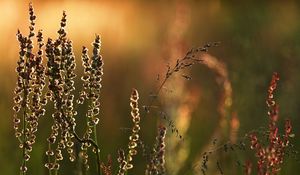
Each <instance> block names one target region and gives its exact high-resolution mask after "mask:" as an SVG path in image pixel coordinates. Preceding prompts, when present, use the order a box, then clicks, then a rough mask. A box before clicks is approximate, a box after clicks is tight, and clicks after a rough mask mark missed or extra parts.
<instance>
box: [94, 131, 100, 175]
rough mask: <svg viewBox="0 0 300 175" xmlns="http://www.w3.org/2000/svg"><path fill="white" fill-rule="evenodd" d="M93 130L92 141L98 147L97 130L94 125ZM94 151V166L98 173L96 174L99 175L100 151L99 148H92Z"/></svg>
mask: <svg viewBox="0 0 300 175" xmlns="http://www.w3.org/2000/svg"><path fill="white" fill-rule="evenodd" d="M93 130H94V141H95V144H96V145H98V138H97V128H96V125H95V126H93ZM94 149H96V156H97V162H96V164H97V165H96V166H97V171H98V174H99V175H101V164H100V160H101V159H100V150H99V148H94Z"/></svg>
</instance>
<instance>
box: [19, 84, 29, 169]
mask: <svg viewBox="0 0 300 175" xmlns="http://www.w3.org/2000/svg"><path fill="white" fill-rule="evenodd" d="M24 87H25V86H24ZM24 100H26V95H25V93H24ZM26 109H27V107H26V106H25V108H24V113H23V153H22V154H23V162H22V167H26V161H25V158H24V157H25V144H26V135H25V131H26V125H27V121H26V115H27V112H26V111H27V110H26ZM20 172H21V174H22V175H26V171H22V170H20Z"/></svg>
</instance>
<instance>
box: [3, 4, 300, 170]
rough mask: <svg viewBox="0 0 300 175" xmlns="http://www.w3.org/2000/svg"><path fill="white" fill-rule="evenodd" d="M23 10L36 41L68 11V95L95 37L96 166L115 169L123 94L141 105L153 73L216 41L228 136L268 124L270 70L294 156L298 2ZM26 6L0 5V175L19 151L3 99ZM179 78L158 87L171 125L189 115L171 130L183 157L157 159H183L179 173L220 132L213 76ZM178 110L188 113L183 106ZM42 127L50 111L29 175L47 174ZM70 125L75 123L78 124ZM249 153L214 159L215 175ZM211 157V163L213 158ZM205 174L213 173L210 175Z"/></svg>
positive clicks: (146, 133) (150, 136)
mask: <svg viewBox="0 0 300 175" xmlns="http://www.w3.org/2000/svg"><path fill="white" fill-rule="evenodd" d="M32 2H33V5H34V8H35V12H36V15H37V22H36V25H37V27H36V28H37V29H43V31H44V34H45V35H44V36H45V38H47V37H52V38H55V37H56V31H57V30H58V28H59V22H60V18H61V14H62V11H63V10H65V11H66V12H67V15H68V17H67V19H68V24H67V31H68V35H69V37H70V38H71V39H72V40H73V45H74V49H75V55H76V57H77V59H76V60H77V65H78V66H77V67H78V69H77V73H78V81H77V82H76V88H77V90H80V88H81V82H80V81H79V76H80V75H81V72H82V67H81V62H80V52H81V47H82V46H83V45H85V46H88V47H89V48H90V50H91V44H90V43H91V42H92V41H93V39H94V36H95V33H98V34H100V35H101V37H102V44H103V46H102V55H103V58H104V62H105V66H104V78H103V89H102V101H101V102H102V108H101V110H102V112H101V116H100V121H101V122H100V125H99V127H98V128H99V130H98V131H99V133H98V135H99V139H100V146H101V148H102V159H105V158H106V156H107V155H108V154H111V155H112V158H113V161H114V164H113V166H114V167H117V166H118V164H117V161H116V156H117V150H118V149H119V148H124V149H126V147H127V141H128V136H129V132H128V130H126V129H122V128H129V127H131V120H130V119H131V118H130V106H129V96H130V92H131V88H133V87H134V88H137V89H138V90H139V92H140V97H141V101H140V104H141V105H144V104H147V102H148V101H149V98H150V97H149V96H148V95H149V93H150V92H152V91H154V90H155V88H156V87H157V86H158V84H159V82H157V81H156V77H157V74H160V75H161V76H160V77H163V75H164V72H165V70H166V64H167V63H171V64H172V63H174V60H176V58H181V57H183V56H184V54H185V53H186V52H187V51H188V50H189V49H190V48H192V47H197V46H201V45H203V44H204V43H206V42H209V41H221V45H220V47H216V48H212V49H210V51H209V54H210V55H211V56H213V57H215V58H217V59H218V60H219V61H220V62H222V65H223V66H224V67H223V68H224V69H225V70H226V72H227V75H226V76H227V77H226V78H227V79H228V80H229V82H230V83H231V87H232V97H230V98H232V105H231V103H230V104H229V105H227V108H226V110H225V113H224V116H225V120H228V121H227V124H228V123H230V121H229V120H231V118H232V116H233V115H235V116H237V118H238V119H236V120H237V123H239V124H237V125H238V126H237V128H236V131H238V133H237V136H235V137H239V136H243V135H244V134H245V133H246V132H247V131H250V130H252V129H255V128H258V127H260V126H267V122H268V118H267V108H266V104H265V99H266V95H267V88H268V84H269V82H270V79H271V76H272V73H273V72H274V71H277V72H278V73H279V74H280V77H281V80H280V83H279V88H278V91H277V92H276V99H277V102H278V104H279V105H280V126H283V121H284V119H285V118H290V119H291V120H292V124H293V132H294V133H295V134H296V136H295V139H294V141H293V142H294V144H295V145H296V148H298V149H299V148H300V146H299V144H300V141H299V131H300V130H299V129H300V125H299V123H300V118H299V115H300V98H299V97H300V95H299V89H300V76H299V75H300V21H299V19H300V3H298V2H297V1H285V2H282V1H243V2H237V1H236V2H229V1H220V0H212V1H179V0H178V1H146V0H144V1H138V0H135V1H134V0H133V1H126V2H125V1H96V0H94V1H93V0H60V1H55V0H43V1H41V0H40V1H38V0H33V1H32ZM28 3H29V1H27V0H26V1H18V0H0V26H1V27H0V56H1V59H0V68H1V69H0V84H1V88H0V112H1V115H0V170H1V174H6V175H10V174H11V175H12V174H18V172H19V165H20V162H21V159H20V155H21V150H20V149H18V142H17V139H15V137H14V131H13V128H12V113H13V111H12V106H13V100H12V99H13V96H14V94H13V89H14V87H15V82H16V74H15V71H14V70H15V67H16V62H17V59H18V50H17V49H18V42H17V40H16V37H15V34H16V31H17V29H18V28H19V29H20V30H21V31H22V32H23V33H25V34H26V33H27V32H28V12H27V10H28ZM206 56H208V55H206ZM188 74H190V75H191V76H192V78H193V79H192V80H191V81H189V82H186V81H184V80H183V79H181V78H180V76H178V77H177V79H176V78H175V79H172V80H171V81H170V82H169V83H167V85H166V86H168V89H171V90H172V91H173V93H168V92H166V91H164V92H163V94H162V96H161V99H162V101H161V103H162V105H163V106H165V110H166V111H167V112H169V113H170V114H171V117H172V114H174V113H175V115H176V116H179V118H180V115H181V113H180V110H176V109H177V108H179V109H182V110H183V111H185V112H186V111H188V112H187V113H188V114H189V115H187V116H189V117H187V118H183V119H182V121H181V120H179V121H181V122H186V123H184V124H185V125H186V126H187V128H186V129H182V130H180V127H179V132H180V131H184V136H185V138H187V141H186V143H188V144H185V145H186V147H185V148H184V150H188V151H186V152H172V151H168V147H167V155H166V156H167V157H170V158H171V159H170V158H169V159H170V161H167V164H168V165H167V167H171V168H172V165H171V164H170V162H172V159H173V160H175V159H177V158H180V157H181V156H183V157H186V158H185V159H186V160H185V161H183V162H181V163H180V164H179V165H177V164H176V166H177V168H178V169H179V170H178V172H179V173H178V174H184V172H188V171H189V170H190V169H191V166H193V165H194V164H195V163H197V162H199V161H201V160H200V159H199V155H201V153H202V152H203V151H205V150H206V149H207V145H210V144H211V143H210V141H211V140H212V137H213V134H212V133H214V131H215V130H216V128H218V127H220V125H219V121H220V120H221V117H220V115H222V114H221V112H220V110H219V106H220V103H221V102H220V101H221V100H222V94H223V93H224V92H223V88H222V87H221V86H220V84H219V83H218V75H217V73H216V72H215V71H214V70H212V69H211V68H208V67H207V66H205V65H196V66H194V67H193V68H192V69H191V70H190V73H188ZM216 80H217V81H216ZM192 97H195V98H196V99H195V98H192ZM190 100H192V102H189V101H190ZM186 104H187V105H188V104H190V105H192V106H193V107H189V106H187V108H184V105H186ZM225 107H226V105H225ZM184 109H185V110H184ZM84 110H85V108H84V107H83V108H81V109H80V110H79V111H78V112H79V114H80V115H81V114H83V113H84ZM174 111H175V112H174ZM176 111H177V112H176ZM178 111H179V112H178ZM178 113H179V114H178ZM182 115H184V113H183V114H182ZM157 119H158V116H147V117H145V118H143V117H142V138H143V141H144V142H145V144H146V145H149V146H151V145H152V144H153V142H154V140H155V134H156V125H157ZM174 120H176V118H174ZM50 121H51V120H50V114H49V113H47V115H46V116H45V117H43V118H42V119H41V120H40V124H39V132H38V137H37V143H36V144H35V148H34V151H33V152H32V158H31V160H30V166H29V174H46V172H47V171H46V169H45V168H44V166H43V164H44V161H45V154H44V152H45V150H46V145H47V143H46V137H47V136H48V135H49V132H50V128H49V127H50V124H51V122H50ZM77 121H78V122H79V124H78V125H79V126H78V127H80V126H81V125H83V124H84V123H83V122H84V120H83V119H82V118H80V117H78V120H77ZM184 124H182V123H181V124H180V122H179V123H178V125H183V126H182V127H181V128H184ZM79 130H80V129H79ZM221 132H222V131H221ZM219 135H222V136H224V137H223V140H227V139H228V138H229V135H228V134H227V133H219ZM168 137H169V140H171V141H172V139H173V140H174V138H175V141H173V142H175V143H177V142H176V139H177V141H178V138H176V137H175V136H174V134H170V133H169V136H168ZM218 140H222V138H218ZM171 141H170V142H171ZM221 143H222V142H220V144H221ZM178 145H180V144H179V142H178ZM252 154H253V153H252ZM250 155H251V151H249V152H239V153H238V154H236V153H232V154H229V156H228V157H227V156H225V158H224V157H223V158H222V159H223V160H224V162H221V164H223V166H222V168H223V170H224V173H225V174H243V170H242V169H241V168H238V167H237V166H234V165H233V164H234V162H235V160H237V159H240V160H241V162H242V161H245V160H246V159H247V157H251V156H250ZM214 158H215V159H218V156H216V157H214ZM135 162H136V164H135V165H136V166H135V168H134V169H133V170H132V171H130V173H129V174H143V169H144V167H145V161H144V159H143V158H142V156H137V159H136V160H135ZM230 162H231V163H230ZM64 164H65V166H63V168H62V170H61V172H62V174H71V172H73V171H74V167H75V166H76V165H74V164H71V163H68V161H65V163H64ZM254 167H255V166H254ZM299 167H300V166H299V162H298V163H297V162H296V161H295V160H294V159H292V158H289V159H287V160H286V161H285V163H284V166H283V169H282V171H281V173H280V174H296V173H297V172H299V170H300V168H299ZM92 168H93V167H92ZM173 168H174V167H173ZM210 168H211V169H216V166H215V165H213V164H212V165H211V166H210ZM93 169H94V170H95V168H93ZM174 171H175V170H174ZM171 172H173V171H170V172H169V174H172V173H171ZM191 172H192V171H189V173H191ZM189 173H187V174H189ZM91 174H93V170H92V171H91ZM212 174H218V173H217V172H215V171H212Z"/></svg>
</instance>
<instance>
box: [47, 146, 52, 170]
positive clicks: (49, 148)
mask: <svg viewBox="0 0 300 175" xmlns="http://www.w3.org/2000/svg"><path fill="white" fill-rule="evenodd" d="M48 150H51V144H50V143H48ZM48 163H51V157H50V155H49V154H48ZM48 172H49V175H52V172H51V169H50V168H48Z"/></svg>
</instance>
